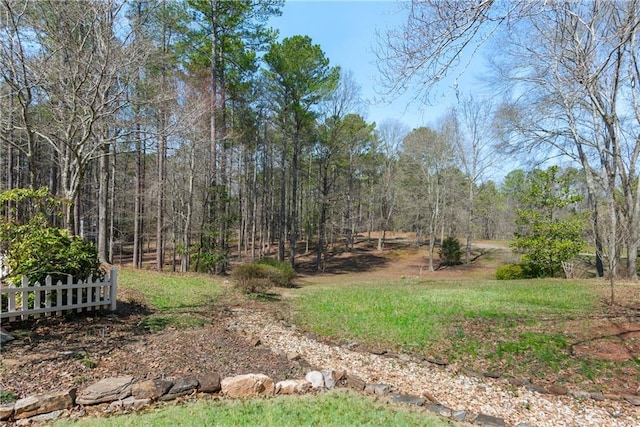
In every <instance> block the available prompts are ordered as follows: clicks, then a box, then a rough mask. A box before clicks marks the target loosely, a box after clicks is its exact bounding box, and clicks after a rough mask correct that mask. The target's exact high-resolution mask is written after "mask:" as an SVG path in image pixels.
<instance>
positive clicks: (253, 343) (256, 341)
mask: <svg viewBox="0 0 640 427" xmlns="http://www.w3.org/2000/svg"><path fill="white" fill-rule="evenodd" d="M248 341H249V345H251V346H252V347H258V346H259V345H260V344H262V341H261V340H260V338H258V337H249V339H248Z"/></svg>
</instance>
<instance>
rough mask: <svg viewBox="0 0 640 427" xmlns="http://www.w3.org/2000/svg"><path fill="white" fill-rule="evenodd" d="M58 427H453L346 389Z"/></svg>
mask: <svg viewBox="0 0 640 427" xmlns="http://www.w3.org/2000/svg"><path fill="white" fill-rule="evenodd" d="M55 425H56V426H101V427H108V426H114V427H115V426H118V427H120V426H132V427H133V426H136V427H137V426H154V427H155V426H194V427H196V426H197V427H200V426H263V427H270V426H273V427H281V426H355V425H357V426H424V427H429V426H448V425H451V423H447V422H445V421H444V420H441V419H439V418H438V417H437V416H435V415H433V414H430V413H427V412H416V411H410V410H409V409H407V408H399V407H393V406H389V405H384V404H382V403H380V402H375V401H374V400H373V399H371V398H368V397H366V396H362V395H359V394H355V393H353V392H349V391H347V390H339V391H338V390H337V391H333V392H326V393H321V394H319V395H306V396H296V397H293V396H282V397H276V398H272V399H255V400H248V401H242V400H235V401H228V400H221V401H213V400H201V401H198V402H194V403H189V404H185V405H169V406H165V407H159V408H157V409H154V410H153V411H152V412H147V413H143V414H132V415H120V416H114V417H110V418H83V419H80V420H79V421H77V422H70V421H67V420H63V421H60V422H58V423H56V424H55Z"/></svg>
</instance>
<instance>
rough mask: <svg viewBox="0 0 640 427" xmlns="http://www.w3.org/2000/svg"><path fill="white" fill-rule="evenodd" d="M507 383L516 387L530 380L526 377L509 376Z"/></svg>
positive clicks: (528, 382)
mask: <svg viewBox="0 0 640 427" xmlns="http://www.w3.org/2000/svg"><path fill="white" fill-rule="evenodd" d="M509 384H511V385H514V386H516V387H523V386H526V385H529V384H531V381H530V380H529V379H528V378H509Z"/></svg>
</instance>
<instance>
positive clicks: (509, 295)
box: [294, 280, 596, 351]
mask: <svg viewBox="0 0 640 427" xmlns="http://www.w3.org/2000/svg"><path fill="white" fill-rule="evenodd" d="M595 303H596V299H595V297H594V294H593V293H592V292H591V290H590V287H589V286H588V285H584V284H580V283H577V282H567V281H555V280H546V281H542V280H535V281H532V280H530V281H509V282H498V281H483V282H461V281H454V282H449V281H439V282H434V281H420V280H400V281H390V282H378V283H374V284H370V283H365V284H363V283H359V284H352V285H349V284H346V285H345V284H343V285H341V286H339V287H338V286H322V287H313V286H310V287H305V288H303V292H302V293H301V295H300V297H299V298H296V299H294V304H295V307H296V312H297V313H298V316H297V318H296V322H297V323H298V324H300V325H302V326H304V327H305V328H308V329H311V330H313V331H314V332H316V333H318V334H320V335H326V336H331V337H334V338H337V339H341V340H357V341H361V342H363V343H367V344H371V345H384V346H387V347H391V348H393V347H395V348H398V347H400V348H404V349H413V350H421V351H430V350H431V348H430V347H431V345H432V344H435V343H437V342H439V341H440V340H442V339H443V338H445V337H447V336H448V334H450V332H451V328H452V327H453V329H454V330H456V327H455V325H462V324H464V323H465V322H466V321H468V320H487V321H491V322H493V323H496V322H497V323H500V324H504V325H506V326H508V325H510V324H522V323H526V324H532V323H537V322H538V320H540V319H542V318H549V317H576V316H580V315H583V314H585V313H588V312H589V310H591V309H592V308H593V305H594V304H595ZM514 326H515V325H514ZM438 346H439V344H438Z"/></svg>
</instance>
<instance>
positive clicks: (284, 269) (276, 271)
mask: <svg viewBox="0 0 640 427" xmlns="http://www.w3.org/2000/svg"><path fill="white" fill-rule="evenodd" d="M255 263H256V264H258V265H264V266H265V267H271V268H269V269H266V270H265V271H266V272H267V273H268V275H269V279H270V280H271V281H272V282H273V284H274V286H278V287H280V288H290V287H291V286H292V285H293V279H295V277H296V270H295V269H294V268H293V267H292V266H291V264H289V263H288V262H285V261H280V260H277V259H275V258H262V259H261V260H258V261H256V262H255Z"/></svg>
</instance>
